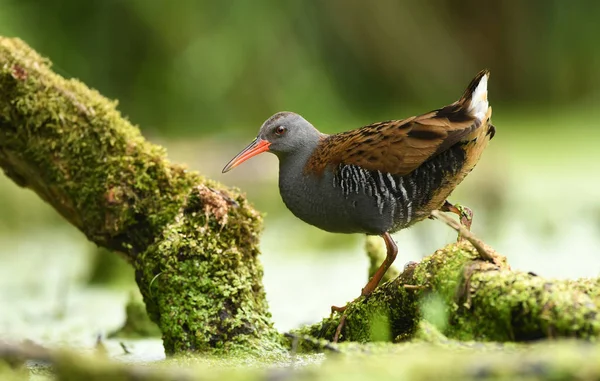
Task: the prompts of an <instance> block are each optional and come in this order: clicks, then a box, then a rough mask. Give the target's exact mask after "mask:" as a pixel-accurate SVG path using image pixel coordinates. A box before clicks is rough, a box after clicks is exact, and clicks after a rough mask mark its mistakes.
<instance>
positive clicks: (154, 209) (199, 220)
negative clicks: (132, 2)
mask: <svg viewBox="0 0 600 381" xmlns="http://www.w3.org/2000/svg"><path fill="white" fill-rule="evenodd" d="M0 167H2V169H3V170H4V171H5V173H6V174H7V176H8V177H9V178H11V179H12V180H13V181H14V182H15V183H17V184H18V185H20V186H22V187H27V188H29V189H31V190H33V191H34V192H36V193H37V194H38V195H39V196H40V197H41V198H42V199H43V200H45V201H46V202H47V203H49V204H50V205H52V206H53V207H54V208H55V209H56V210H57V211H58V212H59V213H60V214H61V215H62V216H63V217H64V218H65V219H66V220H68V221H69V222H70V223H71V224H73V225H74V226H75V227H77V228H78V229H79V230H80V231H82V232H83V233H84V234H85V235H86V237H87V238H88V239H89V240H91V241H92V242H94V243H96V244H97V245H99V246H101V247H105V248H107V249H109V250H111V251H115V252H119V253H121V254H122V255H123V256H124V257H125V258H126V259H127V260H128V262H129V263H131V264H132V265H133V266H134V268H135V278H136V281H137V284H138V287H139V288H140V291H141V293H142V295H143V297H144V302H145V304H146V308H147V311H148V314H149V317H150V319H151V320H152V321H153V322H155V323H156V324H158V326H159V327H160V329H161V331H162V333H163V341H164V346H165V350H166V352H167V353H168V354H174V353H178V352H182V351H204V352H210V351H225V350H227V351H233V352H235V351H240V352H242V353H247V352H249V353H256V354H258V355H264V354H265V352H269V354H273V353H279V354H282V353H283V348H282V347H281V345H280V337H279V335H278V334H277V332H276V331H275V329H274V328H273V326H272V323H271V319H270V315H269V313H268V309H267V303H266V298H265V294H264V290H263V286H262V283H261V280H262V267H261V265H260V263H259V261H258V255H259V250H258V234H259V232H260V230H261V226H262V220H261V216H260V215H259V214H258V213H257V212H256V211H255V210H254V209H253V208H252V207H251V206H250V205H249V204H248V203H247V202H246V200H245V199H244V197H243V196H242V195H241V194H240V193H239V192H237V191H236V190H231V189H226V188H225V187H223V186H222V185H220V184H218V183H216V182H213V181H209V180H207V179H205V178H204V177H202V176H200V175H199V174H197V173H195V172H191V171H188V170H187V169H186V168H185V167H183V166H181V165H177V164H173V163H170V162H169V161H168V160H167V158H166V152H165V150H164V149H163V148H161V147H159V146H156V145H153V144H150V143H148V142H147V141H146V140H145V139H144V138H143V137H142V135H141V133H140V131H139V129H138V128H137V127H136V126H134V125H132V124H131V123H130V122H129V121H127V120H126V119H125V118H123V117H122V116H121V115H120V113H119V112H118V111H117V109H116V102H112V101H109V100H107V99H106V98H104V97H102V96H101V95H100V94H99V93H98V92H96V91H94V90H91V89H89V88H87V87H86V86H85V85H84V84H83V83H81V82H79V81H77V80H74V79H71V80H67V79H64V78H62V77H60V76H58V75H57V74H55V73H53V72H52V70H51V69H50V62H49V61H48V60H47V59H45V58H43V57H41V56H40V55H38V54H37V53H36V52H35V51H33V50H32V49H31V48H29V47H28V46H27V45H26V44H25V43H24V42H23V41H21V40H19V39H8V38H3V37H0Z"/></svg>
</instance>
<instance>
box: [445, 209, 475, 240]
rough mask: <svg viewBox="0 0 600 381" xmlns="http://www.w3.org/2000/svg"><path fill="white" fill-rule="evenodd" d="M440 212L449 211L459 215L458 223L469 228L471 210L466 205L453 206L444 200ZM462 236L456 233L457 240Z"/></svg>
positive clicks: (471, 216)
mask: <svg viewBox="0 0 600 381" xmlns="http://www.w3.org/2000/svg"><path fill="white" fill-rule="evenodd" d="M440 211H442V212H450V213H454V214H456V215H458V216H459V217H460V223H461V224H462V225H463V226H464V227H466V228H467V230H471V223H473V211H472V210H471V209H469V208H467V207H466V206H461V205H458V206H455V205H452V204H451V203H449V202H448V201H447V200H446V201H444V205H442V207H441V208H440ZM461 239H462V237H461V236H460V234H459V235H458V240H459V241H460V240H461Z"/></svg>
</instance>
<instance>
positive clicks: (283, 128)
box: [275, 126, 286, 135]
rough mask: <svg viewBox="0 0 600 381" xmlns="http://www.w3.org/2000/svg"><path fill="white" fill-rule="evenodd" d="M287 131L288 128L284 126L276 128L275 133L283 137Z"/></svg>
mask: <svg viewBox="0 0 600 381" xmlns="http://www.w3.org/2000/svg"><path fill="white" fill-rule="evenodd" d="M285 130H286V128H285V127H283V126H278V127H276V128H275V133H276V134H277V135H283V134H284V132H285Z"/></svg>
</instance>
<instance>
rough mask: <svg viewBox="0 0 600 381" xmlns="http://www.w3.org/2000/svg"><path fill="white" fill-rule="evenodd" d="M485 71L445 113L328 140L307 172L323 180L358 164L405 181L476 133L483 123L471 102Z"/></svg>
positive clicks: (394, 122)
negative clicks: (333, 170) (332, 170)
mask: <svg viewBox="0 0 600 381" xmlns="http://www.w3.org/2000/svg"><path fill="white" fill-rule="evenodd" d="M484 74H487V71H482V72H481V73H480V74H478V75H477V77H475V79H474V80H473V82H472V83H471V85H469V88H467V91H466V92H465V94H464V95H463V97H462V98H461V99H460V100H459V101H458V102H455V103H453V104H451V105H449V106H446V107H444V108H442V109H439V110H435V111H432V112H430V113H427V114H423V115H419V116H415V117H411V118H408V119H404V120H391V121H387V122H380V123H374V124H371V125H368V126H364V127H361V128H359V129H356V130H352V131H348V132H343V133H340V134H335V135H330V136H328V137H326V138H324V139H323V140H322V141H321V142H320V143H319V145H318V146H317V148H316V149H315V152H314V154H313V155H312V156H311V158H310V160H309V161H308V163H307V165H306V168H305V170H306V171H307V172H311V173H316V174H321V173H323V171H324V170H325V168H326V167H327V165H334V166H335V165H338V164H353V165H357V166H360V167H362V168H365V169H367V170H373V171H376V170H379V171H382V172H387V173H391V174H396V175H406V174H408V173H410V172H412V171H413V170H415V169H416V168H417V167H419V166H420V165H421V164H423V163H424V162H425V161H426V160H427V159H429V158H430V157H432V156H434V155H436V154H438V153H440V152H443V151H445V150H446V149H448V148H450V147H451V146H453V145H454V144H456V143H458V142H459V141H460V140H461V139H463V138H464V137H465V136H467V135H469V134H470V133H471V132H473V131H474V130H475V129H477V128H478V127H479V126H480V125H481V122H480V121H479V120H477V119H476V118H475V117H473V116H472V115H471V113H470V112H469V111H468V101H469V100H470V98H471V94H472V91H473V89H474V86H473V83H475V84H476V83H477V82H478V81H479V80H480V79H481V77H482V75H484Z"/></svg>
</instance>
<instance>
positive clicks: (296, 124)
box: [223, 112, 321, 173]
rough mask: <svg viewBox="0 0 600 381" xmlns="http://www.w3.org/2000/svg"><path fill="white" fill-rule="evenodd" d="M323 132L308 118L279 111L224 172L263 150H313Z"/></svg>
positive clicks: (282, 152)
mask: <svg viewBox="0 0 600 381" xmlns="http://www.w3.org/2000/svg"><path fill="white" fill-rule="evenodd" d="M320 136H321V133H320V132H319V131H317V129H316V128H314V127H313V125H312V124H310V123H309V122H308V121H306V119H304V118H303V117H301V116H300V115H298V114H295V113H293V112H278V113H277V114H275V115H273V116H272V117H270V118H269V119H267V121H266V122H264V123H263V125H262V127H261V128H260V131H258V136H257V137H256V139H254V141H253V142H252V143H250V144H249V145H248V146H247V147H246V148H244V150H242V152H240V153H239V154H237V155H236V156H235V157H234V158H233V159H231V161H230V162H229V163H227V165H226V166H225V168H223V173H225V172H227V171H229V170H231V169H233V168H235V167H237V166H238V165H240V164H241V163H243V162H244V161H246V160H248V159H250V158H251V157H253V156H256V155H258V154H260V153H263V152H272V153H274V154H276V155H277V156H279V157H280V158H281V157H283V156H287V155H290V154H294V153H297V152H301V151H312V149H314V147H315V146H316V144H317V143H318V142H319V138H320Z"/></svg>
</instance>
